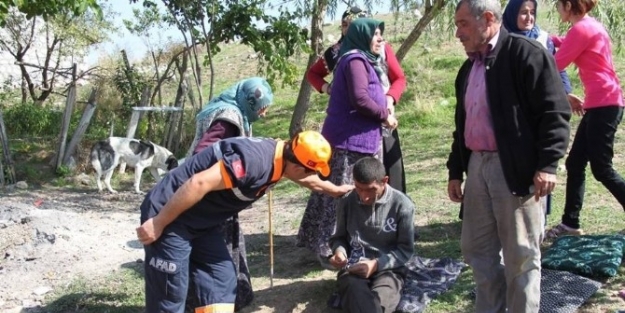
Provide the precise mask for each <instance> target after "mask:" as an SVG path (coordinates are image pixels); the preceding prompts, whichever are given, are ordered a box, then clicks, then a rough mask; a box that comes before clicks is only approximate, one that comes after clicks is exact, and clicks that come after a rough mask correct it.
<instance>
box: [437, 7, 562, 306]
mask: <svg viewBox="0 0 625 313" xmlns="http://www.w3.org/2000/svg"><path fill="white" fill-rule="evenodd" d="M501 15H502V11H501V6H500V1H499V0H461V1H460V2H459V3H458V6H457V7H456V14H455V23H456V27H457V30H456V37H458V38H459V39H460V41H461V42H462V44H463V46H464V48H465V51H466V52H467V54H468V56H469V59H468V60H467V61H466V62H465V63H464V64H463V65H462V67H461V68H460V71H459V73H458V76H457V78H456V85H455V88H456V99H457V104H456V115H455V124H456V129H455V131H454V134H453V143H452V147H451V148H452V149H451V153H450V154H449V159H448V161H447V168H448V169H449V184H448V187H447V191H448V194H449V198H450V199H451V200H452V201H455V202H462V203H463V205H464V216H463V221H462V236H461V249H462V254H463V256H464V258H465V261H466V262H467V263H468V264H469V265H470V266H471V267H472V268H473V276H474V279H475V282H476V285H477V299H476V303H475V311H476V312H480V313H482V312H505V311H506V309H507V310H508V312H515V313H516V312H525V313H529V312H538V308H539V302H540V242H541V235H542V233H543V227H544V220H543V218H544V215H543V212H542V209H541V207H540V205H539V201H538V199H539V197H541V196H545V195H548V194H549V193H551V192H552V190H553V188H554V187H555V184H556V169H557V166H558V161H559V160H560V159H561V158H562V157H563V156H564V154H565V152H566V148H567V145H568V138H569V133H570V129H569V124H568V121H569V118H570V116H571V109H570V107H569V104H568V101H567V98H566V93H565V91H564V88H563V86H562V83H561V81H560V76H559V73H558V70H557V69H556V66H555V62H554V60H553V57H552V56H551V55H549V53H548V52H547V51H546V50H545V49H544V48H543V47H541V46H540V44H539V43H538V42H537V41H535V40H532V39H529V38H526V37H523V36H517V35H514V34H509V33H508V32H507V31H506V30H505V29H504V28H502V27H501ZM465 173H466V174H467V181H466V183H465V186H464V193H463V190H462V181H463V178H464V174H465ZM500 251H502V252H503V258H504V262H503V263H504V264H505V268H504V265H503V264H502V262H501V256H500Z"/></svg>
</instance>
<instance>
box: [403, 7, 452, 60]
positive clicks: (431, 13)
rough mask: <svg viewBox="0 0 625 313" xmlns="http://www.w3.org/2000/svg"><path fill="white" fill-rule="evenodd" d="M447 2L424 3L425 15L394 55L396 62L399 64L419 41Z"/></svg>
mask: <svg viewBox="0 0 625 313" xmlns="http://www.w3.org/2000/svg"><path fill="white" fill-rule="evenodd" d="M448 2H449V0H426V1H425V13H424V14H423V17H421V19H420V20H419V22H418V23H417V25H415V27H414V28H413V29H412V31H410V34H409V35H408V37H406V40H404V43H403V44H402V45H401V47H399V49H398V50H397V52H396V53H395V55H396V56H397V60H398V61H399V62H401V61H402V60H403V59H404V57H406V54H408V51H410V48H412V46H413V45H414V44H415V43H416V42H417V40H419V37H421V34H422V33H423V30H424V29H425V28H426V27H427V26H428V25H429V24H430V22H432V20H433V19H434V18H435V17H436V16H438V15H439V14H440V13H441V10H442V9H443V8H444V7H445V5H447V3H448Z"/></svg>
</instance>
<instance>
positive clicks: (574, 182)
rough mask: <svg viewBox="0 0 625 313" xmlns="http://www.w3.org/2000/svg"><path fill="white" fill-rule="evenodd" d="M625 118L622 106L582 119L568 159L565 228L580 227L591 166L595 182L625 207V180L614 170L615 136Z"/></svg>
mask: <svg viewBox="0 0 625 313" xmlns="http://www.w3.org/2000/svg"><path fill="white" fill-rule="evenodd" d="M622 118H623V108H622V107H618V106H608V107H601V108H595V109H588V110H586V113H585V114H584V117H582V120H581V122H580V123H579V127H578V128H577V132H576V133H575V139H574V140H573V146H572V147H571V151H570V152H569V156H568V157H567V158H566V171H567V178H566V201H565V205H564V214H563V215H562V223H564V224H565V225H567V226H569V227H573V228H579V227H580V223H579V214H580V212H581V210H582V204H583V203H584V191H585V183H586V165H587V164H588V163H590V170H591V171H592V174H593V176H594V177H595V179H596V180H597V181H599V182H601V183H602V184H603V186H605V187H606V188H607V189H608V191H610V193H611V194H612V195H613V196H614V198H616V200H617V201H618V202H619V203H620V204H621V206H623V207H624V208H625V181H624V180H623V177H621V175H619V173H617V172H616V171H615V170H614V168H613V167H612V157H613V156H614V135H615V133H616V129H617V128H618V125H619V123H620V122H621V119H622Z"/></svg>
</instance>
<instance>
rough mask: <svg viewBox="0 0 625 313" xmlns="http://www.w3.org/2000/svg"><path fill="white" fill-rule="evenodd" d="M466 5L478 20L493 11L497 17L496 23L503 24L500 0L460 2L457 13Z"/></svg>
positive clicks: (463, 0)
mask: <svg viewBox="0 0 625 313" xmlns="http://www.w3.org/2000/svg"><path fill="white" fill-rule="evenodd" d="M463 3H466V4H467V5H468V6H469V11H470V12H471V14H472V15H473V16H475V17H476V18H478V19H479V18H480V17H482V14H484V12H486V11H491V12H493V14H494V15H495V21H497V22H501V16H502V14H503V13H502V10H501V2H500V0H460V2H458V5H456V12H458V9H460V6H461V5H462V4H463Z"/></svg>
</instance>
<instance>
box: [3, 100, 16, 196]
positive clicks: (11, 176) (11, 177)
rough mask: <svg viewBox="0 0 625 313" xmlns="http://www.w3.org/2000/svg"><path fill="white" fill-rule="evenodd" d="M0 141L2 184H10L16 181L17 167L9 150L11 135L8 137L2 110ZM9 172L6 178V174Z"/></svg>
mask: <svg viewBox="0 0 625 313" xmlns="http://www.w3.org/2000/svg"><path fill="white" fill-rule="evenodd" d="M0 142H1V143H2V155H3V158H2V159H1V160H0V185H2V186H4V184H7V185H10V184H14V183H15V169H14V168H13V160H12V159H11V151H10V150H9V137H7V132H6V128H5V127H4V119H3V118H2V111H0ZM2 161H4V164H5V166H6V169H5V168H4V167H3V165H2V163H3V162H2ZM5 171H6V174H7V177H6V180H5V177H4V174H5Z"/></svg>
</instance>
